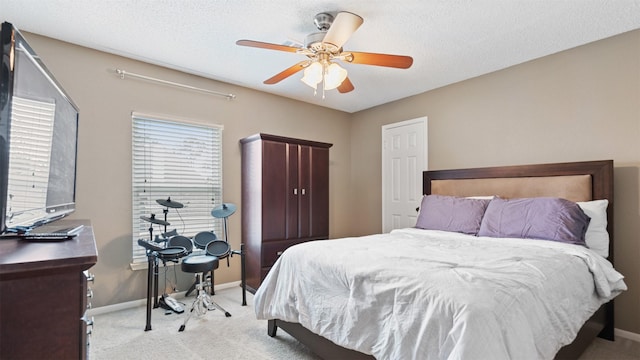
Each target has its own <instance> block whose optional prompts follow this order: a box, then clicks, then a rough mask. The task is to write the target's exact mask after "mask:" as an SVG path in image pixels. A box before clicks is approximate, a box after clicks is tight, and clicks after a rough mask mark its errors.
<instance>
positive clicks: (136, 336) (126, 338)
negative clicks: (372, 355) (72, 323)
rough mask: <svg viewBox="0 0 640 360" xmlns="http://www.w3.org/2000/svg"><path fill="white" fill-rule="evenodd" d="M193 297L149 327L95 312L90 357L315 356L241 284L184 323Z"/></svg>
mask: <svg viewBox="0 0 640 360" xmlns="http://www.w3.org/2000/svg"><path fill="white" fill-rule="evenodd" d="M193 299H194V297H193V296H191V297H188V298H182V299H178V300H179V301H180V302H182V303H184V305H183V307H184V308H185V312H184V313H182V314H176V313H173V312H166V311H165V310H164V309H161V308H157V309H153V310H152V315H151V326H152V330H150V331H144V328H145V325H146V307H145V306H138V307H135V308H130V309H126V310H121V311H114V312H110V313H107V314H102V315H96V316H94V322H95V325H94V327H93V334H92V335H91V339H90V340H91V346H90V351H89V358H90V359H96V360H101V359H105V360H107V359H108V360H111V359H140V360H144V359H154V360H156V359H225V360H226V359H230V360H233V359H255V360H268V359H274V360H275V359H300V360H305V359H309V360H319V359H320V358H319V357H317V356H315V355H314V354H312V353H311V352H310V351H309V350H308V349H307V348H306V347H305V346H304V345H302V344H300V343H299V342H298V341H297V340H296V339H294V338H293V337H291V336H290V335H288V334H287V333H286V332H284V331H282V330H281V329H280V330H278V333H277V335H276V337H274V338H272V337H270V336H268V335H267V322H266V321H264V320H256V316H255V313H254V311H253V296H252V295H251V294H250V293H247V306H241V301H242V290H241V289H240V287H233V288H227V289H223V290H218V291H216V295H215V296H214V297H213V299H214V300H215V301H216V302H217V303H218V304H220V305H221V306H222V307H223V308H224V309H225V310H227V311H228V312H230V313H231V315H232V316H231V317H225V316H224V313H222V312H221V311H219V310H213V311H209V312H208V313H206V314H205V315H203V316H201V317H196V316H195V315H194V316H192V317H191V319H190V320H189V322H188V323H187V326H186V329H185V330H184V331H183V332H178V329H179V328H180V325H182V323H183V322H184V319H185V318H186V316H187V313H188V310H189V309H190V307H191V304H192V302H193ZM603 359H617V360H639V359H640V343H637V342H633V341H630V340H627V339H621V338H619V337H618V339H617V340H616V341H615V342H610V341H606V340H602V339H596V340H595V341H594V343H593V344H592V345H591V346H590V347H589V348H588V349H587V350H586V351H585V353H584V354H583V356H582V357H580V360H603Z"/></svg>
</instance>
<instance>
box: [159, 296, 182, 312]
mask: <svg viewBox="0 0 640 360" xmlns="http://www.w3.org/2000/svg"><path fill="white" fill-rule="evenodd" d="M159 304H160V307H162V308H164V309H167V310H172V311H173V312H176V313H178V314H182V313H183V312H184V308H183V307H182V305H180V303H178V301H176V299H174V298H172V297H171V296H169V295H166V294H165V295H162V297H161V298H160V301H159Z"/></svg>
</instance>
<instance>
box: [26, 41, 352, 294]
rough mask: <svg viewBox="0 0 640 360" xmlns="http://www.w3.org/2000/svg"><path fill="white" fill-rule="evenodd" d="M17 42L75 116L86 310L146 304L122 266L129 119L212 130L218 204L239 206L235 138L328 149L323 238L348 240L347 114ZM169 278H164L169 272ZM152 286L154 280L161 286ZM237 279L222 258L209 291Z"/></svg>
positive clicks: (142, 288) (77, 51) (236, 230)
mask: <svg viewBox="0 0 640 360" xmlns="http://www.w3.org/2000/svg"><path fill="white" fill-rule="evenodd" d="M24 35H25V36H26V37H27V40H28V41H29V43H30V45H31V46H32V47H33V48H34V49H35V50H36V52H37V53H38V54H39V55H40V57H41V58H42V59H43V61H44V62H45V64H47V67H49V69H50V70H51V72H52V73H54V74H55V76H56V78H57V79H58V80H59V81H60V82H61V83H62V86H63V87H64V88H65V89H66V90H67V92H68V93H69V94H70V96H71V97H72V98H73V100H74V101H75V102H76V104H77V105H78V107H79V108H80V130H79V147H78V185H77V211H76V212H75V213H74V214H73V215H72V216H73V217H74V218H88V219H91V221H92V223H93V226H94V233H95V236H96V240H97V243H98V264H97V265H96V266H95V267H93V268H92V272H93V273H95V275H96V281H95V284H94V285H92V288H93V290H94V294H95V297H94V299H93V301H92V302H93V305H94V306H103V305H109V304H116V303H119V302H124V301H130V300H136V299H144V298H145V296H146V271H144V270H142V271H132V270H131V268H130V266H129V264H130V262H131V236H132V235H131V234H132V232H131V227H132V226H131V218H132V212H131V112H132V111H136V112H143V113H151V114H160V115H164V116H170V117H173V118H186V119H190V120H194V121H198V122H204V123H211V124H222V125H223V126H224V132H223V164H224V179H223V184H224V201H225V202H231V203H235V204H238V205H239V204H240V201H241V191H240V162H241V158H240V147H239V143H238V140H239V139H241V138H243V137H246V136H248V135H252V134H254V133H258V132H265V133H271V134H276V135H282V136H289V137H297V138H303V139H309V140H316V141H322V142H328V143H333V147H332V148H331V150H330V184H331V185H330V186H331V194H330V217H331V218H330V224H331V228H330V233H331V236H332V237H340V236H343V235H344V234H346V233H348V232H349V227H350V221H348V214H349V206H348V205H349V203H348V182H349V176H350V173H349V169H350V167H351V165H350V161H349V158H350V157H349V152H350V151H351V148H350V145H349V142H350V133H349V131H350V128H349V120H350V115H349V114H346V113H343V112H339V111H333V110H329V109H326V108H322V107H318V106H314V105H309V104H306V103H302V102H298V101H293V100H289V99H286V98H283V97H279V96H272V95H268V94H266V93H262V92H259V91H254V90H250V89H247V88H243V87H238V86H233V85H229V84H225V83H220V82H216V81H211V80H206V79H203V78H200V77H197V76H192V75H187V74H185V73H181V72H178V71H171V70H168V69H166V68H162V67H158V66H153V65H149V64H146V63H142V62H139V61H134V60H130V59H126V58H123V57H119V56H114V55H110V54H106V53H103V52H98V51H94V50H90V49H87V48H84V47H80V46H74V45H71V44H68V43H64V42H60V41H57V40H52V39H49V38H45V37H41V36H36V35H33V34H24ZM115 68H120V69H124V70H126V71H129V72H133V73H139V74H144V75H147V76H151V77H156V78H161V79H165V80H170V81H174V82H179V83H185V84H189V85H192V86H197V87H202V88H207V89H212V90H216V91H221V92H224V93H234V94H236V95H237V99H236V100H233V101H228V100H226V99H224V98H219V97H214V96H211V95H207V94H203V93H198V92H193V91H189V90H184V89H180V88H175V87H170V86H165V85H160V84H155V83H150V82H147V81H142V80H136V79H133V78H127V79H125V80H121V79H120V78H119V77H118V76H116V74H115V72H114V71H113V69H115ZM174 200H176V201H180V200H179V199H174ZM160 210H161V208H160ZM159 212H160V211H159ZM160 213H161V212H160ZM241 216H242V209H239V210H238V212H237V213H236V214H234V215H233V216H231V217H230V218H229V220H228V221H229V237H230V242H231V245H232V246H231V247H232V249H240V241H241V240H240V237H241V236H240V235H241V228H240V219H241ZM170 274H171V277H170V278H172V277H173V273H170ZM177 275H178V277H179V286H178V289H179V290H182V291H184V290H187V289H188V287H189V285H190V284H191V282H192V281H193V279H192V277H191V276H190V275H187V274H182V273H181V271H180V270H179V269H178V271H177ZM162 279H163V276H161V280H160V282H161V285H162V283H163V282H162ZM239 279H240V259H239V257H234V258H233V259H232V260H231V267H230V268H227V266H226V262H221V265H220V268H219V269H218V270H217V271H216V283H218V284H219V283H227V282H231V281H237V280H239ZM238 301H240V297H239V298H238Z"/></svg>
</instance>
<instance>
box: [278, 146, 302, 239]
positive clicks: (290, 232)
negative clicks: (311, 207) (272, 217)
mask: <svg viewBox="0 0 640 360" xmlns="http://www.w3.org/2000/svg"><path fill="white" fill-rule="evenodd" d="M298 157H299V147H298V145H297V144H287V194H286V196H285V198H286V201H287V210H286V216H284V217H282V218H281V219H280V221H286V227H287V236H286V239H297V238H298V237H299V234H298V209H299V204H298V199H299V197H300V195H299V194H300V186H299V185H298V173H299V163H298ZM283 239H284V238H283Z"/></svg>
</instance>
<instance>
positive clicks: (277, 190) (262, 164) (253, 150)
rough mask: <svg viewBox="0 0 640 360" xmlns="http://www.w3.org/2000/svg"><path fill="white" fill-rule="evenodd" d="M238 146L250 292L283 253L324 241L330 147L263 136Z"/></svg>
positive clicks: (251, 138) (326, 234)
mask: <svg viewBox="0 0 640 360" xmlns="http://www.w3.org/2000/svg"><path fill="white" fill-rule="evenodd" d="M240 144H241V147H242V242H243V243H244V244H245V247H246V283H247V287H248V289H249V291H251V292H255V290H256V289H257V288H258V287H259V286H260V283H261V282H262V280H263V279H264V277H265V276H266V274H267V273H268V272H269V269H270V268H271V266H273V264H274V263H275V261H276V260H277V258H278V256H280V255H281V254H282V252H283V251H284V250H285V249H286V248H288V247H289V246H292V245H295V244H298V243H301V242H304V241H309V240H319V239H327V238H328V236H329V148H330V147H331V146H332V144H328V143H322V142H316V141H309V140H301V139H293V138H287V137H282V136H275V135H268V134H256V135H252V136H249V137H247V138H244V139H241V140H240Z"/></svg>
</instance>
